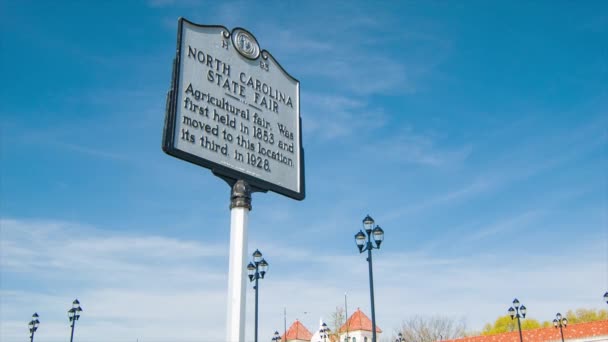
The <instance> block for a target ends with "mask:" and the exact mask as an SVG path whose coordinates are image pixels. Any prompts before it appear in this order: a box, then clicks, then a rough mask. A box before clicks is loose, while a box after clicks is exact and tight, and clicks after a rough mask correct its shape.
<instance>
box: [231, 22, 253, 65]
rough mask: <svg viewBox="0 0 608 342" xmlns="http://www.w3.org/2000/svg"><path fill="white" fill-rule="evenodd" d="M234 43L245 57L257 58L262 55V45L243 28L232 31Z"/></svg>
mask: <svg viewBox="0 0 608 342" xmlns="http://www.w3.org/2000/svg"><path fill="white" fill-rule="evenodd" d="M232 43H233V44H234V46H235V47H236V50H237V51H238V52H239V53H240V54H241V55H243V57H245V58H249V59H257V58H258V57H259V56H260V47H259V46H258V42H257V40H255V38H254V37H253V36H252V35H251V34H250V33H249V32H247V31H245V30H243V29H235V30H234V31H232Z"/></svg>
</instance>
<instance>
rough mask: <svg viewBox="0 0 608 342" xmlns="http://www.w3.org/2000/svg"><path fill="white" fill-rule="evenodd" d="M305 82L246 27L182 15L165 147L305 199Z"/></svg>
mask: <svg viewBox="0 0 608 342" xmlns="http://www.w3.org/2000/svg"><path fill="white" fill-rule="evenodd" d="M301 132H302V127H301V119H300V82H298V80H296V79H295V78H293V77H292V76H291V75H289V74H288V73H287V72H286V71H285V70H284V69H283V68H282V67H281V66H280V65H279V63H278V62H277V61H276V60H275V59H274V57H273V56H272V55H271V54H270V53H269V52H268V51H266V50H262V49H260V47H259V45H258V42H257V40H256V39H255V37H254V36H253V35H252V34H251V33H249V32H248V31H246V30H244V29H241V28H235V29H233V30H232V31H229V30H228V29H227V28H225V27H223V26H206V25H197V24H194V23H192V22H189V21H188V20H185V19H183V18H180V19H179V27H178V35H177V55H176V57H175V62H174V66H173V81H172V86H171V90H170V92H169V95H168V102H167V117H166V122H165V130H164V135H163V150H164V151H165V152H166V153H168V154H170V155H172V156H175V157H177V158H180V159H183V160H186V161H189V162H191V163H195V164H197V165H200V166H203V167H206V168H209V169H211V170H212V171H213V173H215V174H217V175H219V176H221V177H223V178H228V179H232V180H238V179H243V180H245V181H247V182H248V183H249V184H250V185H252V186H253V187H255V188H258V189H260V190H271V191H274V192H277V193H280V194H283V195H285V196H289V197H291V198H295V199H298V200H302V199H304V196H305V191H304V151H303V148H302V137H301Z"/></svg>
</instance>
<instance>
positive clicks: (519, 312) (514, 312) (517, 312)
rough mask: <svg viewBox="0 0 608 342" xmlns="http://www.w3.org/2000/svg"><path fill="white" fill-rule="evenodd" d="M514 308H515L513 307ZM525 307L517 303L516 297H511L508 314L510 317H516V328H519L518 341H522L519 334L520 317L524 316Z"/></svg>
mask: <svg viewBox="0 0 608 342" xmlns="http://www.w3.org/2000/svg"><path fill="white" fill-rule="evenodd" d="M514 308H515V309H514ZM526 311H527V310H526V307H525V306H523V305H521V306H520V304H519V301H518V300H517V298H515V299H513V306H512V307H510V308H509V315H511V319H514V318H515V317H517V328H518V329H519V341H520V342H524V338H523V336H522V334H521V321H520V318H526Z"/></svg>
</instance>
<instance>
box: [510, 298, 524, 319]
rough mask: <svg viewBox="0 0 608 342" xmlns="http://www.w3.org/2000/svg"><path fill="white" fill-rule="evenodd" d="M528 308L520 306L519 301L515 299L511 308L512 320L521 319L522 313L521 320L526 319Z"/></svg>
mask: <svg viewBox="0 0 608 342" xmlns="http://www.w3.org/2000/svg"><path fill="white" fill-rule="evenodd" d="M526 311H527V310H526V307H525V306H523V305H520V304H519V300H517V298H515V299H513V306H512V307H510V308H509V315H510V316H511V319H514V318H515V317H518V318H519V317H520V313H521V318H526Z"/></svg>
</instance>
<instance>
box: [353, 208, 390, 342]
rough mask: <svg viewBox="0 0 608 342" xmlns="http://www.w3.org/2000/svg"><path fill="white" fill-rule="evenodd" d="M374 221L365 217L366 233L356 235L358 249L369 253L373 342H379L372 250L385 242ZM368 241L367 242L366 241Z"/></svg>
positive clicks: (361, 232) (380, 230) (382, 232)
mask: <svg viewBox="0 0 608 342" xmlns="http://www.w3.org/2000/svg"><path fill="white" fill-rule="evenodd" d="M374 223H375V222H374V219H372V218H371V217H370V216H369V215H367V216H365V218H364V219H363V227H364V228H365V233H366V234H367V238H366V234H365V233H363V231H362V230H360V231H359V232H358V233H357V234H355V242H356V243H357V247H358V248H359V253H363V252H365V251H367V263H368V265H369V296H370V299H371V302H372V342H377V340H376V311H375V305H374V271H373V269H372V249H380V244H381V243H382V241H383V240H384V231H383V230H382V228H380V226H375V225H374ZM372 235H373V237H374V240H373V241H374V242H375V245H374V244H373V243H372ZM366 240H367V241H366Z"/></svg>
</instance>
